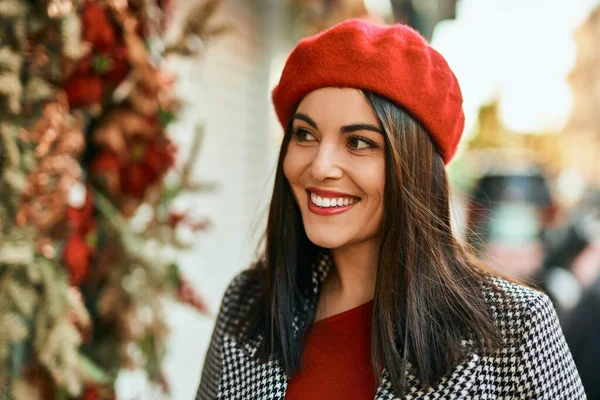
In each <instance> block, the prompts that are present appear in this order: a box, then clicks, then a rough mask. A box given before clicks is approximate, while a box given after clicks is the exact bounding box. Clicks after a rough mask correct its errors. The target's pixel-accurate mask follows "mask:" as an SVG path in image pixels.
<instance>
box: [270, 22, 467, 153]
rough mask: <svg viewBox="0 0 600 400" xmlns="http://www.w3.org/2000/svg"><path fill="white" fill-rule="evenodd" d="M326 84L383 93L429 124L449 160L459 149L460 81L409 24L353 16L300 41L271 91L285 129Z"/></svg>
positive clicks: (432, 133) (461, 120)
mask: <svg viewBox="0 0 600 400" xmlns="http://www.w3.org/2000/svg"><path fill="white" fill-rule="evenodd" d="M323 87H340V88H356V89H363V90H366V91H370V92H373V93H376V94H378V95H380V96H383V97H385V98H387V99H388V100H391V101H393V102H394V103H396V104H397V105H399V106H400V107H402V108H403V109H404V110H406V111H407V112H408V113H409V114H411V115H412V116H413V117H414V118H415V119H416V120H418V121H419V122H420V123H421V124H422V125H423V126H424V127H425V129H426V130H427V131H428V132H429V134H430V136H431V138H432V140H433V142H434V144H435V145H436V147H437V149H438V151H439V152H440V154H441V155H442V158H443V160H444V163H446V164H447V163H448V162H450V160H451V159H452V157H453V156H454V154H455V153H456V148H457V146H458V142H459V140H460V137H461V135H462V131H463V128H464V120H465V117H464V112H463V109H462V94H461V91H460V87H459V85H458V81H457V79H456V77H455V76H454V73H453V72H452V70H451V69H450V67H449V66H448V63H447V62H446V60H445V59H444V57H442V55H441V54H440V53H438V52H437V51H436V50H435V49H433V47H431V46H430V45H429V44H428V43H427V41H426V40H425V39H424V38H423V37H422V36H421V35H420V34H419V33H418V32H416V31H415V30H414V29H412V28H411V27H409V26H407V25H403V24H394V25H390V26H383V25H374V24H372V23H370V22H367V21H363V20H357V19H354V20H348V21H345V22H342V23H340V24H338V25H336V26H334V27H332V28H330V29H328V30H325V31H323V32H321V33H319V34H317V35H314V36H310V37H307V38H305V39H303V40H301V41H300V42H299V43H298V44H297V45H296V47H295V48H294V49H293V50H292V52H291V54H290V55H289V57H288V59H287V61H286V64H285V67H284V69H283V73H282V75H281V78H280V81H279V84H278V85H277V86H276V87H275V89H274V90H273V93H272V99H273V105H274V106H275V112H276V113H277V117H278V119H279V122H280V123H281V125H282V126H283V127H284V129H285V126H286V125H287V123H288V121H289V119H290V118H291V117H292V113H293V112H294V109H295V107H297V105H298V104H299V103H300V101H301V100H302V98H304V96H306V95H307V94H309V93H310V92H312V91H314V90H317V89H319V88H323Z"/></svg>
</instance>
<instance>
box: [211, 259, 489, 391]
mask: <svg viewBox="0 0 600 400" xmlns="http://www.w3.org/2000/svg"><path fill="white" fill-rule="evenodd" d="M332 266H333V261H332V260H331V257H330V256H329V254H327V253H324V254H322V255H320V256H319V258H318V261H317V262H316V263H314V264H313V265H312V283H313V285H312V288H311V296H310V298H309V299H308V300H307V301H306V302H305V303H304V305H303V307H301V308H300V310H299V311H298V312H297V313H296V315H295V317H294V321H293V324H294V325H293V326H294V331H295V332H296V334H299V331H300V329H299V325H298V321H299V319H300V317H301V315H302V314H301V313H302V312H306V311H307V309H308V307H310V306H311V302H314V301H316V299H317V298H318V294H319V291H320V289H321V285H322V283H323V281H324V280H325V278H326V277H327V274H328V273H329V272H330V270H331V268H332ZM261 339H262V337H260V336H259V337H258V338H257V339H256V340H254V341H252V342H250V343H240V342H238V341H237V339H235V338H234V337H232V336H230V335H227V334H225V336H224V338H223V351H222V356H223V371H222V375H221V381H220V385H219V394H218V397H217V398H218V399H222V400H225V399H228V400H229V399H231V400H236V399H240V400H241V399H273V400H276V399H279V400H284V399H285V392H286V388H287V382H288V380H289V379H288V377H287V376H286V374H285V372H284V370H283V368H282V367H281V366H280V365H279V363H278V362H277V361H276V360H269V362H267V363H261V362H259V361H257V359H256V358H255V357H254V354H255V353H256V350H257V348H258V343H259V342H260V340H261ZM479 359H480V358H479V356H478V355H477V354H473V353H470V354H469V356H468V358H467V360H466V361H465V362H464V363H462V364H460V365H458V366H457V367H456V368H455V369H454V370H452V371H451V373H450V374H448V375H447V376H446V377H444V378H442V380H441V381H440V382H439V383H438V384H437V385H436V386H435V387H433V388H429V389H427V390H425V389H422V388H421V387H420V386H421V385H420V384H419V380H418V379H417V377H416V376H415V375H414V373H413V371H414V369H413V366H412V365H411V363H410V362H407V366H406V374H407V375H406V376H407V379H406V382H407V386H408V395H407V396H406V399H438V398H465V397H468V393H469V391H470V389H471V387H472V385H473V383H474V381H475V375H476V373H475V372H476V369H477V366H478V364H479ZM397 398H398V397H397V396H396V395H395V392H394V390H393V387H392V383H391V381H390V379H389V374H388V372H387V370H386V369H384V370H383V372H382V375H381V378H380V382H379V385H378V387H377V392H376V394H375V400H380V399H386V400H392V399H397Z"/></svg>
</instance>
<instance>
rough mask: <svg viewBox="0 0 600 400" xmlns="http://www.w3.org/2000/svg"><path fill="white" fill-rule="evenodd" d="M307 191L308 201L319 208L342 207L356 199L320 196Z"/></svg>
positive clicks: (354, 201)
mask: <svg viewBox="0 0 600 400" xmlns="http://www.w3.org/2000/svg"><path fill="white" fill-rule="evenodd" d="M308 193H309V195H310V202H311V203H312V204H314V205H316V206H317V207H320V208H331V207H344V206H348V205H351V204H354V203H356V202H357V201H358V199H356V198H355V197H321V196H318V195H316V194H314V193H311V192H308Z"/></svg>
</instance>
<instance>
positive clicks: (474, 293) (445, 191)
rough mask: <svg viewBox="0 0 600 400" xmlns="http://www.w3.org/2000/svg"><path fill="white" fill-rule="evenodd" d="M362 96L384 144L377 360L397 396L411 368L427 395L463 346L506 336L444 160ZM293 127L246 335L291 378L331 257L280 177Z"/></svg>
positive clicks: (411, 125) (418, 129)
mask: <svg viewBox="0 0 600 400" xmlns="http://www.w3.org/2000/svg"><path fill="white" fill-rule="evenodd" d="M364 95H365V98H366V100H367V101H368V102H369V103H370V105H371V106H372V108H373V110H374V111H375V113H376V114H377V116H378V118H379V120H380V123H381V126H382V127H383V130H384V132H385V137H386V139H385V140H386V148H385V159H386V161H385V165H386V171H385V176H386V178H385V179H386V182H385V194H384V205H383V207H384V212H383V219H382V241H381V246H380V249H379V265H378V270H377V281H376V287H375V299H374V315H373V331H372V343H371V348H372V360H373V365H374V367H375V372H376V374H377V375H378V376H379V375H380V374H381V372H382V370H383V368H385V369H386V370H387V372H388V374H389V377H390V380H391V382H392V385H393V387H394V390H395V391H396V392H397V393H398V394H403V393H404V389H405V379H406V377H405V373H404V371H405V366H406V364H405V362H404V361H405V360H407V359H408V360H409V361H410V362H411V363H412V365H413V366H414V368H415V375H416V376H417V378H418V379H419V380H420V382H421V384H422V385H423V386H424V387H427V386H431V385H433V384H434V383H436V382H437V381H439V379H440V378H441V377H442V376H444V375H445V374H447V373H448V372H449V371H450V370H451V369H452V368H453V367H454V366H456V365H457V364H459V363H460V362H462V361H463V360H464V358H465V357H466V352H467V351H468V349H469V347H468V346H466V345H465V342H464V341H465V340H467V341H469V343H472V345H471V349H473V346H474V347H475V348H477V349H480V350H490V349H494V348H497V347H499V346H500V345H501V337H500V333H499V331H498V328H497V327H496V325H495V323H494V319H493V316H492V314H491V311H490V309H489V306H488V304H487V303H486V300H485V298H484V296H483V294H482V289H483V288H482V285H483V284H484V283H485V281H486V280H487V279H489V277H490V275H489V274H490V273H489V271H487V270H485V269H484V267H482V266H480V265H478V262H477V261H476V259H475V257H473V256H472V255H471V254H470V253H469V252H468V251H467V250H466V249H465V247H463V245H462V244H461V243H459V242H458V241H457V239H456V238H455V236H454V235H453V232H452V228H451V225H450V205H449V186H448V180H447V176H446V171H445V165H444V163H443V161H442V157H441V156H440V154H439V153H438V152H437V150H436V149H435V146H434V145H433V143H432V141H431V140H430V138H429V135H428V134H427V132H426V130H425V129H424V128H423V127H422V126H421V125H420V124H419V123H418V122H417V121H415V119H414V118H412V117H411V116H410V115H409V114H408V113H407V112H406V111H404V110H403V109H401V108H400V107H398V106H397V105H396V104H394V103H392V102H391V101H389V100H387V99H384V98H382V97H380V96H378V95H375V94H372V93H369V92H364ZM291 125H292V124H291V121H290V123H289V124H288V126H287V128H286V131H285V135H284V138H283V143H282V146H281V151H280V154H279V162H278V165H277V170H276V175H275V186H274V189H273V196H272V199H271V205H270V209H269V217H268V224H267V230H266V235H265V239H266V240H265V250H264V253H263V255H262V256H261V257H259V259H258V261H257V263H256V265H255V269H254V271H255V272H257V274H259V275H260V276H262V278H261V279H260V284H261V286H260V288H261V289H260V297H259V299H258V301H256V302H254V303H253V304H252V306H251V312H250V313H249V314H248V317H247V318H248V320H247V321H246V324H243V325H244V328H243V329H240V333H241V335H242V336H244V337H245V338H246V339H248V340H250V339H252V338H256V337H258V336H260V337H261V338H262V339H261V340H260V343H259V347H258V350H257V356H258V357H259V359H261V360H266V359H268V358H276V359H278V360H279V361H280V363H281V365H282V367H283V369H284V370H285V372H286V374H287V376H290V377H291V376H293V375H294V373H295V372H296V371H298V370H299V368H300V367H301V358H302V351H303V346H304V342H303V340H302V335H297V334H295V332H294V331H293V328H292V327H293V319H294V316H295V315H296V314H295V312H296V311H297V308H298V307H300V306H301V305H302V304H306V299H307V298H310V296H311V293H310V291H309V290H310V288H311V287H312V283H311V269H310V266H311V263H313V262H315V260H316V257H317V256H318V254H319V253H320V252H322V251H324V249H321V248H319V247H318V246H316V245H314V244H313V243H311V242H310V240H309V239H308V238H307V236H306V233H305V231H304V226H303V223H302V217H301V215H300V211H299V209H298V206H297V204H296V202H295V200H294V198H293V196H292V192H291V188H290V186H289V184H288V182H287V180H286V178H285V176H284V173H283V161H284V159H285V156H286V152H287V147H288V144H289V141H290V136H291ZM312 296H313V297H314V294H312ZM317 299H318V295H317ZM309 304H310V307H308V310H307V312H305V313H303V314H302V315H303V318H301V319H300V320H299V321H297V323H298V326H299V328H300V332H303V333H307V332H309V331H310V328H311V326H312V323H313V321H314V318H315V313H316V305H317V303H316V300H315V301H313V302H312V303H309Z"/></svg>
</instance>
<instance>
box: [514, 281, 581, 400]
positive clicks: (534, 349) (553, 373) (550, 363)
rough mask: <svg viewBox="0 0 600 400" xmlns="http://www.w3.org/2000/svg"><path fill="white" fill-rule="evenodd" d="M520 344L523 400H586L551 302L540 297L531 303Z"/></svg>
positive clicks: (536, 297)
mask: <svg viewBox="0 0 600 400" xmlns="http://www.w3.org/2000/svg"><path fill="white" fill-rule="evenodd" d="M528 311H529V315H528V316H527V317H526V318H525V320H524V324H525V326H524V330H523V332H524V335H523V337H522V341H521V343H520V347H521V351H522V358H521V362H520V365H519V369H520V371H519V372H520V376H521V382H520V385H519V386H520V390H522V391H523V392H522V393H521V397H525V398H530V399H531V398H535V399H573V400H574V399H577V400H580V399H585V398H586V395H585V392H584V389H583V385H582V383H581V379H580V377H579V373H578V372H577V368H576V367H575V363H574V362H573V357H572V355H571V352H570V351H569V348H568V346H567V343H566V341H565V338H564V336H563V332H562V329H561V327H560V324H559V322H558V317H557V315H556V311H555V310H554V306H553V305H552V302H551V301H550V299H549V298H548V296H546V295H545V294H542V293H539V294H538V295H537V296H535V297H534V299H532V300H531V302H530V304H529V307H528Z"/></svg>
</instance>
